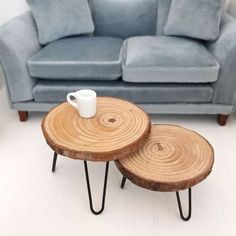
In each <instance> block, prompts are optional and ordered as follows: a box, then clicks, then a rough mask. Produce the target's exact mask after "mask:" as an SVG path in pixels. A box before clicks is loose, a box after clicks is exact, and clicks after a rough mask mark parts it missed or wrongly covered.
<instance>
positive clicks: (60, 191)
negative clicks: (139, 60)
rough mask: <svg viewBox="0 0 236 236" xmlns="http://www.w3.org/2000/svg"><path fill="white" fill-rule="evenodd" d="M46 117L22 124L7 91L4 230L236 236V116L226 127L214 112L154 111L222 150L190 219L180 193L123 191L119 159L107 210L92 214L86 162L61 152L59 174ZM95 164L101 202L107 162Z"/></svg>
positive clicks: (2, 156) (1, 150)
mask: <svg viewBox="0 0 236 236" xmlns="http://www.w3.org/2000/svg"><path fill="white" fill-rule="evenodd" d="M43 116H44V114H43V113H32V114H30V119H29V120H28V122H26V123H20V122H19V121H18V117H17V114H16V112H15V111H11V110H10V109H9V108H8V105H7V101H6V96H5V92H4V91H3V90H2V91H0V235H1V236H21V235H22V236H36V235H39V236H42V235H43V236H54V235H55V236H60V235H63V236H64V235H65V236H73V235H76V236H78V235H81V236H82V235H96V236H99V235H112V236H116V235H120V236H121V235H122V236H125V235H129V236H145V235H147V236H152V235H153V236H154V235H155V236H156V235H158V236H162V235H163V236H169V235H170V236H173V235H181V236H185V235H186V236H189V235H191V236H192V235H193V236H194V235H196V236H203V235H207V236H211V235H212V236H213V235H214V236H216V235H235V219H236V184H235V181H236V142H235V141H236V115H233V116H232V117H231V119H230V120H229V122H228V125H227V126H226V127H220V126H218V125H217V123H216V122H215V117H214V116H196V115H194V116H180V115H179V116H173V115H172V116H167V115H165V116H160V115H159V116H158V115H157V116H153V123H174V124H178V125H182V126H185V127H188V128H190V129H193V130H195V131H197V132H199V133H201V134H202V135H204V136H205V137H206V138H207V139H208V140H209V141H210V142H211V143H212V145H213V147H214V148H215V165H214V168H213V172H212V174H211V175H210V176H209V177H208V179H207V180H205V181H204V182H202V183H201V184H199V185H197V186H196V187H194V188H193V214H192V218H191V220H190V221H189V222H183V221H182V220H180V218H179V215H178V209H177V203H176V198H175V194H174V193H161V192H152V191H148V190H144V189H141V188H139V187H136V186H134V185H133V184H131V183H130V182H127V184H126V187H125V189H124V190H121V189H120V188H119V184H120V180H121V175H120V174H119V172H118V171H117V169H116V167H115V165H114V164H113V163H112V165H111V168H110V173H109V181H108V189H107V200H106V208H105V211H104V212H103V214H102V215H100V216H94V215H93V214H91V213H90V211H89V206H88V198H87V189H86V185H85V176H84V170H83V163H82V162H81V161H73V160H69V159H67V158H63V157H59V160H58V166H57V167H58V168H57V170H56V173H55V174H52V173H51V171H50V169H51V164H52V155H53V152H52V150H50V148H49V147H48V146H47V144H46V142H45V141H44V139H43V136H42V132H41V127H40V124H41V120H42V118H43ZM89 168H90V173H91V181H92V190H93V193H94V195H95V200H94V201H95V204H96V206H99V203H100V198H99V197H100V195H101V191H102V180H103V173H104V165H103V164H96V163H92V164H89ZM182 196H183V199H185V198H184V197H185V196H186V192H183V194H182ZM185 200H186V199H185ZM185 205H186V204H185Z"/></svg>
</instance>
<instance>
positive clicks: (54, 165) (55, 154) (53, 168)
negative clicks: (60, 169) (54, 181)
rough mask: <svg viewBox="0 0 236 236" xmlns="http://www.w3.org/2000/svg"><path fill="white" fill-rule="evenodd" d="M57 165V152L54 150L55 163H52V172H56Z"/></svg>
mask: <svg viewBox="0 0 236 236" xmlns="http://www.w3.org/2000/svg"><path fill="white" fill-rule="evenodd" d="M56 165H57V153H56V152H54V156H53V163H52V172H55V169H56Z"/></svg>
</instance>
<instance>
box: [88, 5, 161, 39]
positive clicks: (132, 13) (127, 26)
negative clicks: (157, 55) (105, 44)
mask: <svg viewBox="0 0 236 236" xmlns="http://www.w3.org/2000/svg"><path fill="white" fill-rule="evenodd" d="M90 5H91V10H92V14H93V20H94V24H95V33H94V34H95V35H98V36H112V37H119V38H128V37H131V36H141V35H155V34H156V22H157V0H129V1H127V0H90Z"/></svg>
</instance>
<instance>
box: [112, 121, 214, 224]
mask: <svg viewBox="0 0 236 236" xmlns="http://www.w3.org/2000/svg"><path fill="white" fill-rule="evenodd" d="M213 163H214V150H213V148H212V146H211V145H210V144H209V142H208V141H207V140H206V139H204V138H203V137H202V136H200V135H199V134H197V133H196V132H193V131H191V130H188V129H185V128H182V127H180V126H174V125H153V126H152V130H151V134H150V136H149V138H148V140H147V142H146V144H145V145H144V146H143V148H141V149H140V150H138V151H137V152H135V153H133V154H130V155H129V156H128V157H127V158H123V159H121V160H117V161H116V165H117V167H118V169H119V170H120V171H121V173H122V174H123V179H122V182H121V188H124V185H125V181H126V178H128V179H129V180H130V181H131V182H133V183H134V184H136V185H138V186H140V187H143V188H147V189H150V190H153V191H164V192H176V197H177V203H178V207H179V211H180V216H181V218H182V219H183V220H185V221H187V220H189V219H190V217H191V187H192V186H194V185H196V184H198V183H199V182H201V181H202V180H204V179H205V178H206V177H207V176H208V175H209V174H210V172H211V170H212V167H213ZM184 189H188V192H189V213H188V216H187V217H184V215H183V211H182V206H181V201H180V197H179V192H178V191H180V190H184Z"/></svg>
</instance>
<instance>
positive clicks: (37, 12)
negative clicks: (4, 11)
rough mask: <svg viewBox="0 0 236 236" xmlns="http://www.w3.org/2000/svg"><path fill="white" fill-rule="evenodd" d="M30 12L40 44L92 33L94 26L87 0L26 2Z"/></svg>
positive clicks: (35, 0)
mask: <svg viewBox="0 0 236 236" xmlns="http://www.w3.org/2000/svg"><path fill="white" fill-rule="evenodd" d="M26 1H27V2H28V4H29V6H30V8H31V10H32V13H33V16H34V19H35V22H36V25H37V28H38V35H39V42H40V44H42V45H44V44H48V43H50V42H52V41H55V40H57V39H60V38H63V37H67V36H72V35H79V34H87V33H92V32H93V31H94V24H93V21H92V16H91V12H90V9H89V4H88V1H87V0H60V1H58V0H26Z"/></svg>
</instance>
